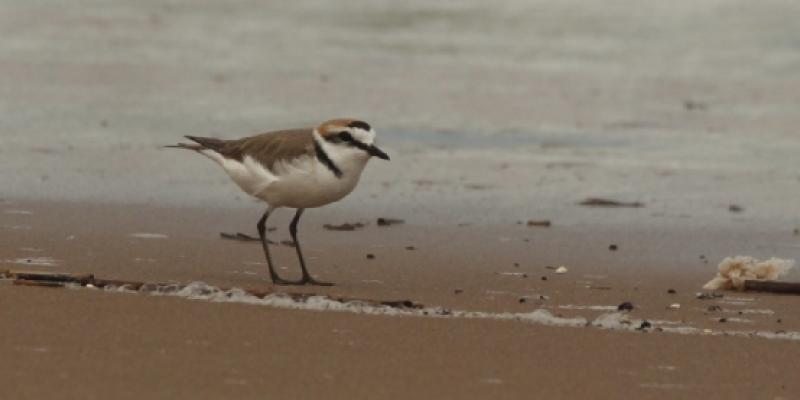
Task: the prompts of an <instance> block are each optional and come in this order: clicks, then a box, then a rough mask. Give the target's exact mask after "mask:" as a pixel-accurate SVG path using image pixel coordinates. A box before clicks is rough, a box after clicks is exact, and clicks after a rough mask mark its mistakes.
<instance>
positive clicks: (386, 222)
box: [376, 217, 406, 226]
mask: <svg viewBox="0 0 800 400" xmlns="http://www.w3.org/2000/svg"><path fill="white" fill-rule="evenodd" d="M405 223H406V221H404V220H402V219H398V218H386V217H380V218H378V220H377V221H376V224H378V226H390V225H399V224H405Z"/></svg>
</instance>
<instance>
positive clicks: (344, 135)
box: [339, 131, 353, 142]
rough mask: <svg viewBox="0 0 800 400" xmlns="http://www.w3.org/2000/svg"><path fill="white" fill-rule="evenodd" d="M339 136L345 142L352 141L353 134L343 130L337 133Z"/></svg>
mask: <svg viewBox="0 0 800 400" xmlns="http://www.w3.org/2000/svg"><path fill="white" fill-rule="evenodd" d="M339 138H340V139H341V140H344V141H345V142H352V141H353V135H351V134H350V132H347V131H344V132H342V133H340V134H339Z"/></svg>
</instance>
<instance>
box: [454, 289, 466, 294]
mask: <svg viewBox="0 0 800 400" xmlns="http://www.w3.org/2000/svg"><path fill="white" fill-rule="evenodd" d="M453 293H454V294H461V293H464V290H463V289H456V290H453Z"/></svg>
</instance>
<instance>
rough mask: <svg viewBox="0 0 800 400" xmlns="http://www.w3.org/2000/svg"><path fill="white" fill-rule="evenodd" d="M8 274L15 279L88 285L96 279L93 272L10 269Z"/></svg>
mask: <svg viewBox="0 0 800 400" xmlns="http://www.w3.org/2000/svg"><path fill="white" fill-rule="evenodd" d="M6 276H9V277H11V278H14V279H21V280H28V281H48V282H63V283H79V284H81V285H86V284H88V283H91V282H92V281H93V280H94V275H92V274H68V273H53V272H40V271H14V270H10V271H8V272H7V274H6Z"/></svg>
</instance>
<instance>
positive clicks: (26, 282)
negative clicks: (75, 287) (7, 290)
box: [14, 279, 67, 288]
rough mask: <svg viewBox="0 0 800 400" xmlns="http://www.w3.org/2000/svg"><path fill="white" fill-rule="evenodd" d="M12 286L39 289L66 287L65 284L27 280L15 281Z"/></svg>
mask: <svg viewBox="0 0 800 400" xmlns="http://www.w3.org/2000/svg"><path fill="white" fill-rule="evenodd" d="M14 285H16V286H40V287H52V288H63V287H64V286H66V285H67V283H66V282H54V281H36V280H27V279H15V280H14Z"/></svg>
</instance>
